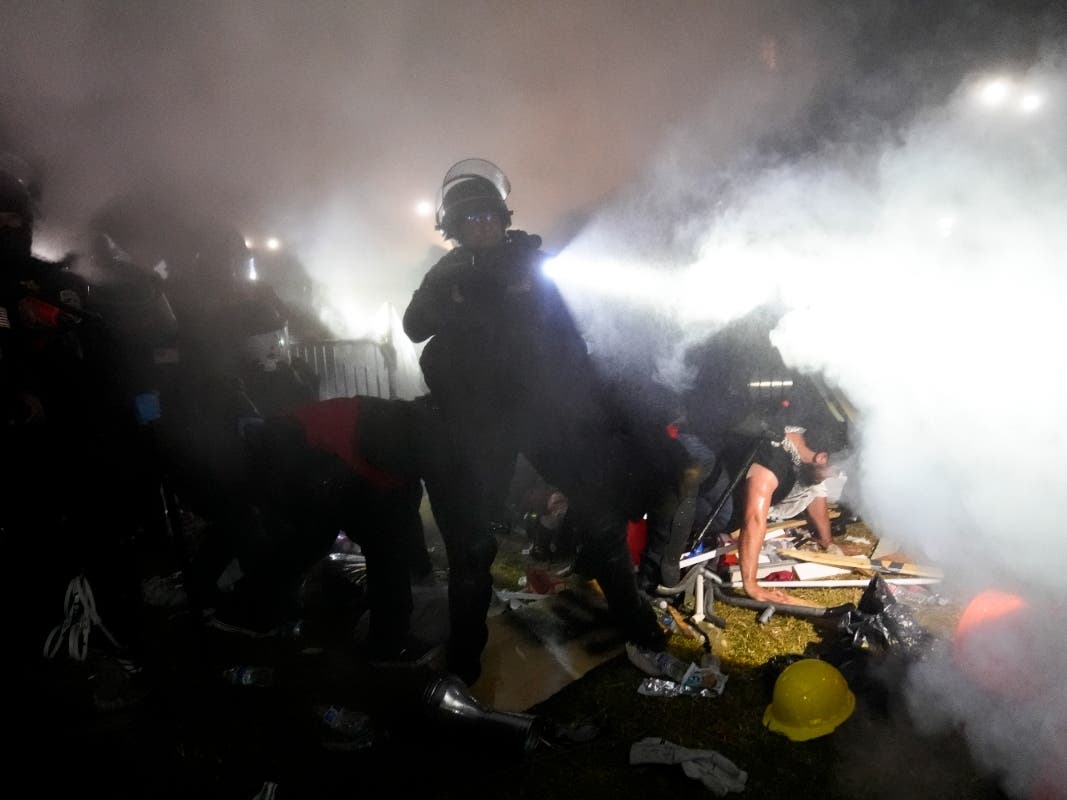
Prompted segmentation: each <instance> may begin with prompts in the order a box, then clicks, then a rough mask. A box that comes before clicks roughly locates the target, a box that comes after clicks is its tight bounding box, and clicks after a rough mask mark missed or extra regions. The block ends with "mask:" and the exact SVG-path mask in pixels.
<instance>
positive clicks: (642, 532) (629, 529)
mask: <svg viewBox="0 0 1067 800" xmlns="http://www.w3.org/2000/svg"><path fill="white" fill-rule="evenodd" d="M626 544H627V545H628V546H629V548H630V558H631V559H633V562H634V566H635V567H636V566H638V565H639V564H640V563H641V554H642V553H644V552H645V545H646V544H648V520H644V519H632V520H630V521H629V523H627V525H626Z"/></svg>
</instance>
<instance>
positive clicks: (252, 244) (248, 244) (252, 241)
mask: <svg viewBox="0 0 1067 800" xmlns="http://www.w3.org/2000/svg"><path fill="white" fill-rule="evenodd" d="M255 246H256V240H255V239H245V247H247V248H248V249H249V250H251V249H252V248H253V247H255Z"/></svg>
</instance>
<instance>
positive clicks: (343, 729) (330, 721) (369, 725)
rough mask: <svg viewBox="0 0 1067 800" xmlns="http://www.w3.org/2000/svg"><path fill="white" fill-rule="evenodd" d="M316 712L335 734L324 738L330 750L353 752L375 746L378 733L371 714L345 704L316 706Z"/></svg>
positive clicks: (324, 744) (325, 745) (324, 742)
mask: <svg viewBox="0 0 1067 800" xmlns="http://www.w3.org/2000/svg"><path fill="white" fill-rule="evenodd" d="M315 713H316V714H317V715H318V717H319V719H320V720H321V721H322V724H323V725H325V726H326V727H327V728H329V730H330V731H331V732H332V733H333V734H335V736H331V737H327V738H326V739H325V740H323V746H324V747H326V748H327V749H328V750H337V751H341V752H351V751H361V750H366V749H367V748H370V747H373V746H374V744H375V737H376V734H375V729H374V721H373V720H372V719H371V717H370V715H368V714H364V713H363V712H362V711H354V710H353V709H350V708H345V707H344V706H315Z"/></svg>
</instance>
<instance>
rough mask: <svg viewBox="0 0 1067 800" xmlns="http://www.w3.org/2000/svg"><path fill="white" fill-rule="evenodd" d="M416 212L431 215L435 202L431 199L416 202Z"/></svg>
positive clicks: (425, 215)
mask: <svg viewBox="0 0 1067 800" xmlns="http://www.w3.org/2000/svg"><path fill="white" fill-rule="evenodd" d="M415 213H416V214H417V215H418V216H420V217H429V216H430V215H432V214H433V203H431V202H430V201H429V200H420V201H419V202H417V203H416V204H415Z"/></svg>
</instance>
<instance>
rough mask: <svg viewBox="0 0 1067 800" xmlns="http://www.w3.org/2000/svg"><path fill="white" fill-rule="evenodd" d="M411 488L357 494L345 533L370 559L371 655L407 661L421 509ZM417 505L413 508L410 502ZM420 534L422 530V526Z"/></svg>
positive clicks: (369, 639) (368, 599) (368, 582)
mask: <svg viewBox="0 0 1067 800" xmlns="http://www.w3.org/2000/svg"><path fill="white" fill-rule="evenodd" d="M417 497H421V490H420V492H419V493H418V495H415V494H413V493H412V492H411V491H410V489H409V488H408V487H403V488H401V489H398V490H393V491H390V492H388V493H386V492H375V491H371V490H364V491H361V492H360V493H359V496H358V497H354V498H353V512H354V513H353V515H352V517H353V521H352V522H349V523H347V525H346V533H347V534H348V535H349V536H350V537H351V538H353V539H355V541H357V542H359V545H360V547H361V549H362V551H363V555H364V556H366V558H367V609H368V612H369V615H370V630H369V634H368V649H369V651H370V653H371V655H372V657H376V658H382V659H394V658H397V659H405V658H408V657H410V656H418V655H421V653H412V652H409V651H410V649H411V646H412V642H411V639H410V636H409V634H410V628H411V612H412V610H413V608H414V604H413V602H412V597H411V576H410V571H409V567H410V538H409V535H408V534H409V531H410V519H411V514H412V512H413V511H414V513H415V514H417V513H418V506H417ZM413 502H414V503H416V505H415V507H414V509H413V508H412V503H413ZM420 532H421V528H420Z"/></svg>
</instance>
